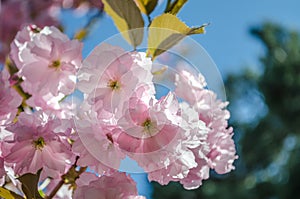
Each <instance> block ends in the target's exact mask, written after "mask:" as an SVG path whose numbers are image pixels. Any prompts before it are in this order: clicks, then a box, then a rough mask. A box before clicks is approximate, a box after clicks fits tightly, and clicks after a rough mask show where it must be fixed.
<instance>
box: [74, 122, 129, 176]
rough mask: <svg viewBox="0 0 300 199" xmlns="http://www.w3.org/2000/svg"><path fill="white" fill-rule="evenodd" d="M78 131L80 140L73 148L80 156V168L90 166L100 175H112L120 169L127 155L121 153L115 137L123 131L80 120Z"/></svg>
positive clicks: (77, 126)
mask: <svg viewBox="0 0 300 199" xmlns="http://www.w3.org/2000/svg"><path fill="white" fill-rule="evenodd" d="M76 130H77V133H78V139H76V140H75V143H74V144H73V146H72V148H73V151H74V153H76V154H78V155H80V158H79V159H78V162H77V163H78V165H79V166H89V167H90V168H91V169H92V170H94V171H95V172H97V173H98V174H104V173H105V174H107V173H111V172H113V170H114V169H115V170H117V169H118V168H119V166H120V161H121V159H123V158H125V154H124V153H122V152H121V150H120V148H119V146H118V143H117V142H116V141H115V139H116V138H115V136H117V135H118V134H119V132H120V131H121V129H119V128H117V127H115V126H108V125H104V124H100V123H97V122H93V121H91V120H78V121H76Z"/></svg>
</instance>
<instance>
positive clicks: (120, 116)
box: [0, 25, 237, 199]
mask: <svg viewBox="0 0 300 199" xmlns="http://www.w3.org/2000/svg"><path fill="white" fill-rule="evenodd" d="M81 50H82V44H81V43H80V42H78V41H77V40H70V39H69V38H68V37H67V36H66V35H64V34H63V33H61V32H60V30H58V29H57V28H55V27H53V26H51V27H44V28H42V29H40V28H38V27H37V26H33V25H31V26H26V27H25V28H24V29H22V30H21V31H20V32H18V34H17V35H16V37H15V39H14V40H13V42H12V44H11V52H10V58H11V60H12V62H13V63H12V65H15V69H16V72H15V73H14V74H13V73H12V72H11V71H10V72H11V74H10V75H11V77H10V78H9V74H8V73H7V72H6V71H3V72H1V76H0V77H1V79H0V93H1V95H0V96H1V97H0V107H1V111H0V122H1V123H0V125H1V128H0V130H1V136H0V138H1V140H0V147H1V153H0V155H1V156H0V175H1V176H0V177H2V176H4V175H6V174H7V173H8V169H9V168H10V169H12V171H11V172H12V173H13V174H12V175H13V176H15V177H18V176H21V175H24V174H27V173H32V174H36V173H39V172H40V171H41V173H40V177H39V181H40V183H41V184H45V182H46V181H49V179H50V181H51V182H50V183H48V186H46V189H45V190H43V191H45V193H46V194H50V195H51V194H53V192H52V190H55V192H54V194H55V193H56V191H58V192H57V195H56V197H57V198H70V197H73V198H103V199H121V198H122V199H124V198H126V199H142V198H144V197H143V196H138V193H137V189H136V186H135V183H134V181H133V180H132V179H131V178H130V176H128V175H126V174H125V173H122V172H119V171H118V169H119V168H120V164H121V161H122V160H123V159H124V158H125V157H126V156H127V157H129V158H131V159H132V160H134V161H136V162H137V163H138V165H139V166H140V167H141V168H142V169H143V170H144V171H145V172H146V173H148V179H149V180H150V181H157V182H159V183H160V184H168V183H169V182H170V181H176V182H180V183H181V184H183V186H184V187H185V188H186V189H195V188H197V187H199V186H200V185H201V184H202V181H203V180H205V179H208V178H209V172H210V169H213V170H215V171H216V172H217V173H219V174H224V173H228V172H230V171H231V170H232V169H234V166H233V162H234V160H235V159H236V158H237V156H236V151H235V145H234V142H233V139H232V136H233V130H232V128H231V127H228V119H229V112H228V111H227V110H226V106H227V102H221V101H220V100H218V99H217V97H216V94H215V93H214V92H213V91H211V90H208V89H207V88H206V82H205V79H204V77H203V76H201V75H200V74H199V76H197V77H196V76H194V75H193V74H191V73H189V72H187V71H184V70H182V71H180V72H178V73H177V74H176V76H175V77H174V79H175V81H174V82H173V83H174V86H175V89H174V90H170V91H169V92H168V93H167V94H166V95H165V96H162V97H160V98H157V93H156V84H155V83H154V80H153V79H154V78H153V73H152V69H153V63H152V60H151V59H150V58H148V57H147V56H146V53H144V52H136V51H135V52H126V51H124V50H123V49H122V48H119V47H116V46H112V45H109V44H101V45H99V46H97V47H96V48H95V49H94V50H93V52H92V53H91V54H90V55H89V56H88V57H87V58H86V59H85V60H84V61H82V57H81ZM8 68H9V66H8ZM12 77H13V78H17V83H16V82H13V81H10V80H11V79H12ZM76 83H77V84H76ZM76 88H77V89H78V90H79V91H80V92H82V93H83V96H84V97H83V100H82V101H81V102H80V103H79V104H77V105H76V107H75V108H74V106H73V105H72V104H71V105H70V104H68V103H66V102H64V99H65V98H66V97H67V96H69V95H70V94H72V93H73V92H74V91H75V89H76ZM16 90H17V91H18V92H19V94H21V96H22V97H23V99H22V97H20V95H19V94H18V93H17V92H16ZM22 94H23V95H22ZM24 94H26V95H24ZM22 102H23V103H22ZM21 103H22V104H21ZM2 107H3V108H2ZM87 168H88V169H87ZM86 169H87V170H86ZM87 171H89V172H87ZM60 178H62V180H63V181H62V182H63V183H62V184H61V186H62V187H61V189H60V190H56V186H55V184H56V183H58V184H59V183H60V182H58V181H57V180H55V179H60ZM2 181H3V180H2ZM42 182H43V183H42ZM15 183H16V184H18V183H20V182H15ZM46 184H47V183H46ZM63 184H65V185H63ZM67 185H68V186H69V189H64V188H63V187H64V186H67ZM70 188H71V189H70ZM41 189H42V188H41ZM72 189H73V190H74V191H72ZM62 190H65V191H64V192H63V193H62Z"/></svg>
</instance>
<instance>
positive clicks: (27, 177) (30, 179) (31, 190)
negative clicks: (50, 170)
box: [18, 169, 42, 199]
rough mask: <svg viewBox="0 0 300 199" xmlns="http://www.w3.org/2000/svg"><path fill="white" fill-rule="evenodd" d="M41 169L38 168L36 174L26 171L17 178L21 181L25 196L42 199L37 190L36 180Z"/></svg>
mask: <svg viewBox="0 0 300 199" xmlns="http://www.w3.org/2000/svg"><path fill="white" fill-rule="evenodd" d="M41 171H42V170H41V169H40V170H39V171H38V172H37V174H32V173H26V174H24V175H22V176H21V177H19V178H18V180H19V181H20V182H21V183H22V191H23V192H24V194H25V196H26V198H30V199H42V197H41V196H40V194H39V191H38V182H39V178H40V174H41Z"/></svg>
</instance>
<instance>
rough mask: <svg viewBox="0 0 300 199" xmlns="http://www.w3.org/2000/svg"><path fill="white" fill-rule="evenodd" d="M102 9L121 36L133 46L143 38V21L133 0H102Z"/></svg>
mask: <svg viewBox="0 0 300 199" xmlns="http://www.w3.org/2000/svg"><path fill="white" fill-rule="evenodd" d="M103 3H104V10H105V12H106V13H107V14H108V15H110V16H111V17H112V19H113V21H114V23H115V25H116V27H117V28H118V30H119V31H120V32H121V34H122V36H123V37H124V38H125V39H126V40H127V42H129V43H130V44H131V45H133V47H134V48H135V47H136V46H138V45H139V44H140V43H141V42H142V40H143V34H144V32H143V31H144V30H143V28H144V21H143V18H142V15H141V12H140V10H139V8H138V7H137V5H136V4H135V3H134V1H133V0H103Z"/></svg>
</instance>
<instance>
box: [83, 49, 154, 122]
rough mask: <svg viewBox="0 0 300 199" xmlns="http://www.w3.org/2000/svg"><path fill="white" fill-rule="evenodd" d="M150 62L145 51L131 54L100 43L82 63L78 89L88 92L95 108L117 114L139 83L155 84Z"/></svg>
mask: <svg viewBox="0 0 300 199" xmlns="http://www.w3.org/2000/svg"><path fill="white" fill-rule="evenodd" d="M151 65H152V62H151V60H150V58H146V54H145V53H137V52H134V53H128V52H125V51H124V50H123V49H121V48H118V47H115V46H111V45H108V44H101V45H100V46H97V47H96V48H95V49H94V50H93V52H92V53H91V54H90V55H89V56H88V57H87V58H86V59H85V61H84V62H83V67H82V70H80V71H79V75H78V79H79V83H78V88H79V89H80V90H81V91H82V92H83V93H85V94H87V95H86V100H87V101H88V103H89V104H91V105H93V108H95V110H94V111H96V112H99V111H102V110H103V109H104V110H106V111H109V112H111V113H113V114H116V115H115V116H116V117H118V116H119V115H120V114H121V113H122V110H123V108H122V107H123V105H124V103H125V102H126V101H127V100H128V99H129V98H130V96H131V95H132V94H133V91H134V90H135V89H136V88H137V87H139V84H141V83H143V84H146V83H152V74H151ZM94 105H95V106H94ZM100 117H101V116H100Z"/></svg>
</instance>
